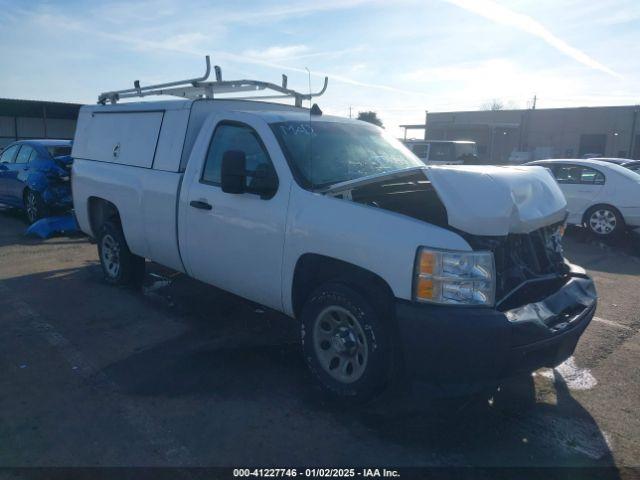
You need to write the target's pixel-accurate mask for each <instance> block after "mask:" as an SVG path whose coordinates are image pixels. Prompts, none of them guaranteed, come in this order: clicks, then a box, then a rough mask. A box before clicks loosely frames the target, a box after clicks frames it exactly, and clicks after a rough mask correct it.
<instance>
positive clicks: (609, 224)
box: [585, 205, 624, 237]
mask: <svg viewBox="0 0 640 480" xmlns="http://www.w3.org/2000/svg"><path fill="white" fill-rule="evenodd" d="M585 217H586V223H587V228H589V230H591V232H592V233H594V234H596V235H597V236H599V237H614V236H616V235H618V234H619V233H620V232H621V231H622V230H623V229H624V220H623V219H622V216H621V215H620V213H618V210H616V209H615V208H613V207H611V206H609V205H596V206H595V207H592V208H590V209H589V211H588V212H587V214H586V215H585Z"/></svg>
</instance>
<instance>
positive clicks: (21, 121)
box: [0, 98, 80, 149]
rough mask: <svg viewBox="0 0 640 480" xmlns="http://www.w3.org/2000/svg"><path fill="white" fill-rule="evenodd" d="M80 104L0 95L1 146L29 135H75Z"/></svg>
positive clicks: (30, 136)
mask: <svg viewBox="0 0 640 480" xmlns="http://www.w3.org/2000/svg"><path fill="white" fill-rule="evenodd" d="M79 110H80V105H79V104H75V103H60V102H41V101H36V100H15V99H7V98H0V149H1V148H3V147H4V146H5V145H7V144H8V143H11V142H13V141H15V140H23V139H28V138H61V139H72V138H73V134H74V132H75V130H76V119H77V118H78V111H79Z"/></svg>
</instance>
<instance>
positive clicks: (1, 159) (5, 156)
mask: <svg viewBox="0 0 640 480" xmlns="http://www.w3.org/2000/svg"><path fill="white" fill-rule="evenodd" d="M18 148H20V145H13V146H11V147H9V148H7V149H6V150H5V151H4V152H2V155H1V156H0V163H13V157H14V156H15V154H16V152H17V151H18Z"/></svg>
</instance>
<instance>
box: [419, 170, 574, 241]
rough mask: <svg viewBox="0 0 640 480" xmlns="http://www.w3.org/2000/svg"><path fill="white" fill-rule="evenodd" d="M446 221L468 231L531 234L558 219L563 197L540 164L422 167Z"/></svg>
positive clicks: (564, 208) (563, 213)
mask: <svg viewBox="0 0 640 480" xmlns="http://www.w3.org/2000/svg"><path fill="white" fill-rule="evenodd" d="M425 170H426V174H427V177H428V178H429V180H430V181H431V184H432V185H433V187H434V188H435V190H436V192H437V194H438V197H439V198H440V200H441V201H442V203H443V204H444V206H445V208H446V210H447V216H448V223H449V225H451V226H452V227H454V228H457V229H459V230H461V231H463V232H467V233H470V234H472V235H492V236H493V235H507V234H509V233H530V232H532V231H534V230H537V229H539V228H541V227H544V226H547V225H551V224H553V223H557V222H561V221H562V220H564V219H565V217H566V211H567V202H566V200H565V198H564V195H563V194H562V191H561V190H560V187H558V184H557V183H556V181H555V180H554V179H553V177H552V176H551V174H550V173H549V172H548V171H547V170H546V169H545V168H543V167H532V166H527V167H514V166H509V167H507V166H505V167H500V166H490V165H478V166H466V165H460V166H458V165H456V166H453V165H452V166H440V167H436V166H433V167H425Z"/></svg>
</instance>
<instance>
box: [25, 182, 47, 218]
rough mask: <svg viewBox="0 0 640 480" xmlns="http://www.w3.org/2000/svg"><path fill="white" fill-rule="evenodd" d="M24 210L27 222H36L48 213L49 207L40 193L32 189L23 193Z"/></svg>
mask: <svg viewBox="0 0 640 480" xmlns="http://www.w3.org/2000/svg"><path fill="white" fill-rule="evenodd" d="M24 210H25V212H26V214H27V220H29V223H34V222H37V221H38V220H40V219H41V218H44V217H46V216H47V215H48V214H49V208H48V207H47V204H46V203H44V200H43V199H42V195H40V193H38V192H36V191H33V190H27V191H26V193H25V194H24Z"/></svg>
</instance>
